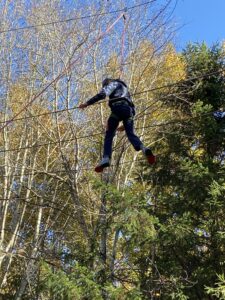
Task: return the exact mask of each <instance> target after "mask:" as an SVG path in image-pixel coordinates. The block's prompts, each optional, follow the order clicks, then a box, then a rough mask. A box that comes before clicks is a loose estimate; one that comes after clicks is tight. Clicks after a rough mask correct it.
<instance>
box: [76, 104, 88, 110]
mask: <svg viewBox="0 0 225 300" xmlns="http://www.w3.org/2000/svg"><path fill="white" fill-rule="evenodd" d="M87 106H88V105H87V103H81V104H80V105H79V106H78V108H81V109H84V108H85V107H87Z"/></svg>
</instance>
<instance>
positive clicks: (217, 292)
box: [206, 274, 225, 300]
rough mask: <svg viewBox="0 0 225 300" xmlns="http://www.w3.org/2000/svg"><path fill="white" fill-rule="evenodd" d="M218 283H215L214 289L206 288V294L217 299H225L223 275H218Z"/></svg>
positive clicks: (224, 279)
mask: <svg viewBox="0 0 225 300" xmlns="http://www.w3.org/2000/svg"><path fill="white" fill-rule="evenodd" d="M218 279H219V281H218V282H216V284H215V285H216V287H214V288H213V287H206V292H207V294H209V295H212V296H215V297H216V298H217V299H220V300H224V299H225V277H224V274H222V275H218Z"/></svg>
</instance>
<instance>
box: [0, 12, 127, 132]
mask: <svg viewBox="0 0 225 300" xmlns="http://www.w3.org/2000/svg"><path fill="white" fill-rule="evenodd" d="M123 15H124V12H123V13H121V14H120V15H119V17H118V18H117V19H116V20H115V21H114V22H113V23H112V24H111V25H109V26H108V27H107V28H106V30H105V32H103V33H100V34H99V36H98V37H97V38H96V39H95V40H94V42H93V43H91V45H90V46H89V47H87V48H86V49H84V50H83V51H82V52H81V54H80V55H79V56H78V57H77V58H76V59H75V60H74V61H72V62H71V63H69V64H68V65H67V66H66V67H65V69H64V70H63V71H62V73H60V74H59V75H58V76H57V77H56V78H55V79H53V80H52V81H51V82H49V83H48V84H47V85H46V86H45V87H44V88H43V89H42V90H41V91H40V92H39V93H37V94H36V95H35V96H34V97H33V98H32V99H31V100H30V101H29V102H28V103H27V104H26V105H25V106H24V107H23V108H22V109H21V110H19V111H18V112H17V113H16V114H15V115H14V116H13V117H12V118H11V119H10V120H8V121H7V122H6V123H5V124H4V125H3V126H2V127H0V130H3V129H4V128H5V127H7V126H8V125H9V124H10V123H12V122H13V121H14V119H16V118H17V117H18V116H19V115H20V114H21V113H22V112H23V111H25V110H26V109H27V108H28V107H29V106H30V105H31V104H32V103H33V102H34V101H35V100H36V99H38V98H39V97H40V96H41V95H42V94H43V93H44V92H45V91H47V89H48V88H49V87H50V86H52V85H53V84H54V83H56V82H58V81H59V79H60V78H62V77H63V76H64V75H65V74H66V73H67V72H68V70H70V69H71V68H72V67H73V66H74V65H75V64H76V63H77V62H78V61H80V60H81V58H83V57H84V55H85V54H86V53H87V52H88V51H89V50H90V49H91V48H92V47H93V46H94V45H95V44H96V43H98V42H99V41H100V40H101V39H103V38H104V37H105V36H106V35H107V34H108V33H109V32H110V30H111V29H112V28H113V27H114V26H115V25H116V23H117V22H118V21H119V20H120V19H121V18H122V17H123Z"/></svg>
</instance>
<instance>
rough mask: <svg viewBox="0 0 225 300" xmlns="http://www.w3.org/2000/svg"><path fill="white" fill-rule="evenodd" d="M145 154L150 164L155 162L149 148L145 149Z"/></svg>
mask: <svg viewBox="0 0 225 300" xmlns="http://www.w3.org/2000/svg"><path fill="white" fill-rule="evenodd" d="M145 156H146V158H147V161H148V163H149V164H150V165H154V163H155V162H156V157H155V155H153V153H152V151H151V150H150V149H146V151H145Z"/></svg>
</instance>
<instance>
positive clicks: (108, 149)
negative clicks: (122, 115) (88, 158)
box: [103, 114, 119, 158]
mask: <svg viewBox="0 0 225 300" xmlns="http://www.w3.org/2000/svg"><path fill="white" fill-rule="evenodd" d="M118 125H119V118H118V117H117V116H116V115H115V114H111V115H110V117H109V119H108V124H107V129H106V133H105V140H104V151H103V157H109V158H111V155H112V143H113V138H114V136H115V133H116V128H117V127H118Z"/></svg>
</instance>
